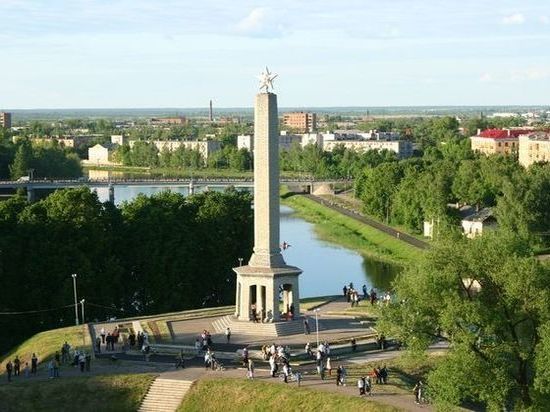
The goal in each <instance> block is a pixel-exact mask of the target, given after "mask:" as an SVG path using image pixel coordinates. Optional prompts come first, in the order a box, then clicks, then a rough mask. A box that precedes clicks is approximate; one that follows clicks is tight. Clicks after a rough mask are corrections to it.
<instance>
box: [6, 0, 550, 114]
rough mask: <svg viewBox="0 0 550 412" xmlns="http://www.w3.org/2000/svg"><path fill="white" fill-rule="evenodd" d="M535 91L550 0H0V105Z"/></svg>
mask: <svg viewBox="0 0 550 412" xmlns="http://www.w3.org/2000/svg"><path fill="white" fill-rule="evenodd" d="M266 65H267V66H269V69H270V70H271V71H273V72H275V73H278V75H279V77H278V78H277V79H276V80H275V92H276V93H277V94H278V100H279V106H281V107H333V106H334V107H335V106H419V105H427V106H435V105H548V104H550V0H513V1H512V0H498V1H496V0H483V1H481V0H439V1H436V0H415V1H413V0H330V1H329V0H313V1H312V0H276V1H252V0H192V1H191V0H147V1H146V0H70V1H69V0H65V1H62V0H0V79H1V81H0V109H23V108H153V107H182V108H186V107H206V106H207V105H208V101H209V100H210V99H212V100H213V102H214V106H215V107H216V106H217V107H250V106H252V104H253V98H254V94H255V93H256V92H257V90H258V79H257V75H258V74H259V73H260V72H261V71H262V70H263V69H264V68H265V66H266Z"/></svg>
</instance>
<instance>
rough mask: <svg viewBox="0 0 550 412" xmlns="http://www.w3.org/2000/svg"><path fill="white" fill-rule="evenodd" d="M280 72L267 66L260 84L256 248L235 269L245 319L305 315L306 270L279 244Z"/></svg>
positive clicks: (270, 319)
mask: <svg viewBox="0 0 550 412" xmlns="http://www.w3.org/2000/svg"><path fill="white" fill-rule="evenodd" d="M275 77H276V75H273V74H272V73H270V72H269V70H268V69H267V67H266V71H265V72H264V73H262V76H261V87H260V89H265V92H260V93H258V94H257V95H256V100H255V103H254V251H253V253H252V256H251V257H250V260H249V262H248V265H246V266H239V267H236V268H234V269H233V270H234V271H235V272H236V273H237V291H236V309H235V315H236V316H237V318H238V319H239V320H257V321H260V322H274V321H279V320H290V319H293V318H295V317H297V316H299V314H300V303H299V299H300V292H299V284H298V276H299V275H300V273H302V271H301V270H300V269H298V268H297V267H294V266H289V265H287V264H286V263H285V261H284V259H283V256H282V254H281V248H280V243H279V242H280V239H279V236H280V232H279V117H278V112H277V95H276V94H274V93H270V92H269V88H270V87H271V88H272V87H273V79H274V78H275ZM280 295H282V300H283V307H282V310H280V308H279V306H280V302H279V299H280Z"/></svg>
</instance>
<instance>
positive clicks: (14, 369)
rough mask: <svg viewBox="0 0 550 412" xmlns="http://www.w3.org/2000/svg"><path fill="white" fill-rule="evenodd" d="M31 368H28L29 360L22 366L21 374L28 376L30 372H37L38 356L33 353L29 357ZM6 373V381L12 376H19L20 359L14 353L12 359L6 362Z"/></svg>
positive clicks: (9, 380)
mask: <svg viewBox="0 0 550 412" xmlns="http://www.w3.org/2000/svg"><path fill="white" fill-rule="evenodd" d="M31 364H32V366H31V368H29V362H25V366H24V367H23V375H24V376H25V377H26V378H28V377H29V376H30V375H31V373H32V374H33V375H34V374H36V373H37V365H38V358H37V357H36V355H35V354H34V353H33V354H32V358H31ZM6 375H7V377H8V382H11V379H12V376H21V360H20V359H19V356H18V355H15V358H14V359H13V361H11V360H8V363H6Z"/></svg>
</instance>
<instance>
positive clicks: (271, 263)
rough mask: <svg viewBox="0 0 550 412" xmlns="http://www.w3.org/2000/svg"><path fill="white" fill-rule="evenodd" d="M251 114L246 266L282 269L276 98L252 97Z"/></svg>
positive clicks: (267, 94)
mask: <svg viewBox="0 0 550 412" xmlns="http://www.w3.org/2000/svg"><path fill="white" fill-rule="evenodd" d="M254 107H255V112H254V165H255V166H254V182H255V183H254V253H253V254H252V257H251V258H250V262H249V265H251V266H255V267H279V266H284V264H285V261H284V259H283V256H282V255H281V248H280V246H279V244H280V243H279V236H280V234H279V116H278V113H277V95H275V94H273V93H259V94H257V95H256V102H255V105H254Z"/></svg>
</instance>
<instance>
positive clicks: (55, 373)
mask: <svg viewBox="0 0 550 412" xmlns="http://www.w3.org/2000/svg"><path fill="white" fill-rule="evenodd" d="M59 366H60V363H59V361H58V360H57V359H55V358H54V360H53V377H54V378H59Z"/></svg>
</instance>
